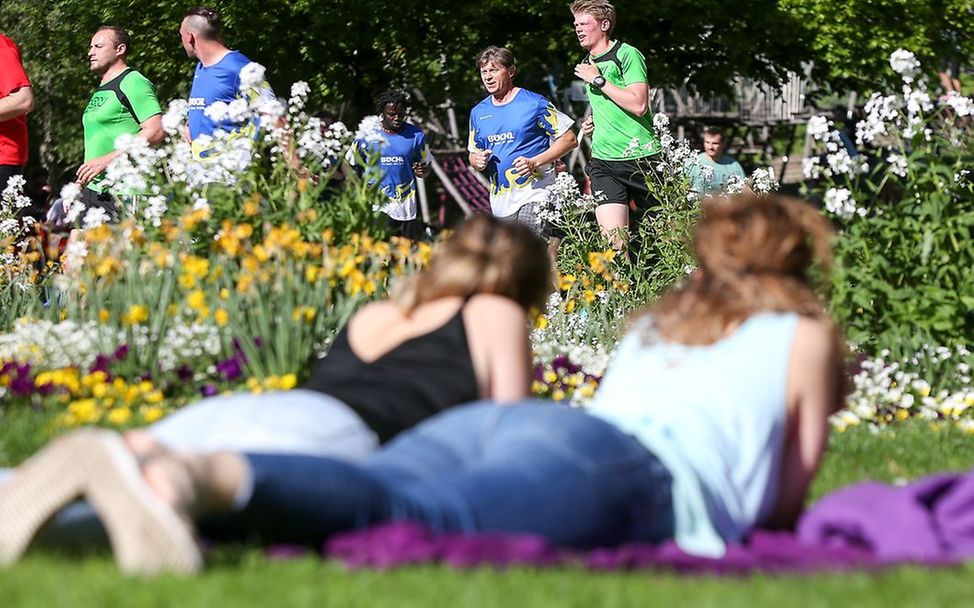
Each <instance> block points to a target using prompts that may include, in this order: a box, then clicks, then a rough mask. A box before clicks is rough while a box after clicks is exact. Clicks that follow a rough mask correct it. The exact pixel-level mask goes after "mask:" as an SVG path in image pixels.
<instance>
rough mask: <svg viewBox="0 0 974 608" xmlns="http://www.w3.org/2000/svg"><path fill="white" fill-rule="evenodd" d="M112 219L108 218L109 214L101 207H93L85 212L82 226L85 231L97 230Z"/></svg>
mask: <svg viewBox="0 0 974 608" xmlns="http://www.w3.org/2000/svg"><path fill="white" fill-rule="evenodd" d="M109 219H110V218H109V217H108V212H107V211H105V210H104V209H102V208H101V207H92V208H90V209H88V210H87V211H85V217H84V219H83V220H82V221H81V226H82V228H84V229H85V230H90V229H92V228H97V227H98V226H101V225H102V224H104V223H105V222H107V221H108V220H109Z"/></svg>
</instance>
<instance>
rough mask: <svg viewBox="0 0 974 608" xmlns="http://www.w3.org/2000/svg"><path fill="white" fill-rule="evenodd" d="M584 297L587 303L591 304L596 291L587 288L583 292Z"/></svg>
mask: <svg viewBox="0 0 974 608" xmlns="http://www.w3.org/2000/svg"><path fill="white" fill-rule="evenodd" d="M582 299H583V300H585V302H586V303H587V304H591V303H592V302H594V301H595V292H594V291H592V290H591V289H586V290H585V292H584V293H583V294H582Z"/></svg>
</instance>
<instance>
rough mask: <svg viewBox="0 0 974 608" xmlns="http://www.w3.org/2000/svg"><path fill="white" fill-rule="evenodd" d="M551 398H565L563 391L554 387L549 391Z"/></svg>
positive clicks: (556, 399)
mask: <svg viewBox="0 0 974 608" xmlns="http://www.w3.org/2000/svg"><path fill="white" fill-rule="evenodd" d="M551 398H552V399H554V400H555V401H562V400H564V399H565V391H563V390H561V389H560V388H556V389H555V390H554V391H552V392H551Z"/></svg>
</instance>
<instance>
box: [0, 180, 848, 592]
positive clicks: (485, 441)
mask: <svg viewBox="0 0 974 608" xmlns="http://www.w3.org/2000/svg"><path fill="white" fill-rule="evenodd" d="M829 235H830V233H829V229H828V225H827V223H826V222H825V221H824V220H823V219H822V218H821V216H819V215H818V213H817V212H816V211H815V210H814V209H812V208H810V207H808V206H806V205H804V204H802V203H800V202H797V201H792V200H787V199H783V198H771V199H756V198H739V199H731V200H726V199H724V200H711V201H708V202H706V203H705V207H704V213H703V218H702V220H701V221H700V224H699V226H698V228H697V231H696V236H695V240H694V247H695V249H696V253H697V258H698V261H699V265H700V268H699V270H698V271H697V272H696V273H695V274H694V276H693V277H692V278H691V279H690V280H689V281H688V282H687V283H686V284H685V285H683V286H681V287H680V288H678V289H677V290H675V291H674V292H672V293H670V294H669V295H667V296H665V297H664V298H662V299H661V300H660V301H659V302H658V303H657V304H656V305H654V306H653V307H652V308H651V309H650V310H649V311H648V313H646V314H644V315H640V316H638V317H637V318H636V319H635V320H634V322H633V323H632V327H631V329H630V331H629V333H628V335H627V336H626V337H625V339H624V340H623V341H622V343H621V344H620V347H619V350H618V353H617V355H616V357H615V360H614V362H613V364H612V365H611V366H610V369H609V372H608V373H607V375H606V377H605V379H604V380H603V385H602V387H601V388H600V390H599V393H598V395H597V396H596V400H595V402H594V404H593V405H592V406H591V408H590V409H589V410H588V411H583V410H579V409H570V408H566V407H559V406H557V405H551V404H543V403H524V404H519V405H514V406H512V407H497V406H495V405H490V404H473V405H470V406H466V407H462V408H456V409H453V410H451V411H449V412H446V413H443V414H440V415H438V416H436V417H434V418H432V419H430V420H428V421H426V422H425V423H423V424H421V425H420V426H418V427H417V428H415V429H414V430H412V431H410V432H407V433H405V434H403V435H402V436H400V437H399V438H397V439H396V440H394V441H393V442H391V443H390V444H389V445H388V446H386V447H385V448H384V449H382V450H381V451H379V452H378V453H376V454H374V455H373V456H372V457H370V458H369V459H367V460H366V461H365V462H364V463H361V464H358V463H351V462H348V461H342V460H338V459H333V458H328V457H314V456H294V455H280V454H279V455H275V454H255V453H245V454H240V453H230V452H221V453H215V454H199V453H175V452H167V451H165V450H163V449H162V448H161V447H159V446H155V447H154V448H153V449H146V450H144V451H143V460H142V461H141V462H140V460H139V459H138V458H137V457H136V455H134V454H132V453H131V452H130V451H129V449H128V448H127V446H126V444H125V442H124V441H123V440H122V438H121V437H120V436H119V435H117V434H115V433H112V432H109V431H79V432H77V433H75V434H73V435H70V436H68V437H66V438H64V439H61V440H59V441H57V442H55V443H54V444H52V445H51V446H50V447H49V448H47V449H46V450H44V451H43V452H41V453H40V454H38V455H37V456H35V457H34V458H33V459H31V460H30V461H28V463H27V464H26V465H25V466H24V467H23V470H22V472H21V474H19V475H18V476H17V477H16V479H15V481H14V482H13V483H12V484H10V485H9V486H8V487H7V488H5V489H4V490H3V491H2V492H0V561H2V562H11V561H14V560H16V559H17V558H18V557H19V556H20V554H21V553H22V552H23V550H24V549H25V548H26V546H27V544H28V542H29V540H30V538H31V536H32V535H33V534H34V532H35V531H36V529H37V528H38V527H39V526H40V525H41V524H42V523H43V521H44V519H46V517H48V515H49V514H50V513H51V512H52V510H54V509H57V508H59V507H60V506H61V505H62V504H63V503H64V502H65V501H67V500H70V499H71V498H73V497H74V496H75V495H78V494H84V495H85V496H86V497H88V498H89V499H90V500H91V501H92V502H93V504H94V505H95V507H96V509H97V510H98V512H99V514H100V516H101V517H102V519H103V520H104V522H105V524H106V527H107V528H108V531H109V533H110V535H111V538H112V544H113V547H114V550H115V555H116V558H117V560H118V562H119V564H120V566H121V567H122V568H123V569H125V570H127V571H134V572H143V573H152V572H158V571H162V570H173V571H179V572H190V571H194V570H196V569H198V568H199V567H200V565H201V563H202V558H201V556H200V553H199V550H198V548H197V544H196V542H195V540H194V534H193V530H192V529H191V528H190V526H189V525H187V524H186V523H185V522H186V521H188V520H190V519H191V520H192V521H194V522H195V524H196V527H197V529H198V531H199V532H200V534H202V535H203V536H205V537H207V538H210V539H214V540H223V539H255V540H259V541H260V542H268V543H279V542H287V543H307V544H312V545H318V544H319V543H320V542H321V541H322V540H323V539H325V538H326V537H328V536H329V535H331V534H333V533H335V532H339V531H345V530H352V529H358V528H364V527H368V526H371V525H374V524H378V523H381V522H388V521H396V520H409V521H416V522H420V523H423V524H426V525H428V526H430V527H431V528H433V529H434V530H441V531H452V532H456V531H460V532H469V533H476V532H486V531H491V532H511V533H528V534H537V535H541V536H544V537H545V538H547V539H548V540H550V541H551V542H553V543H556V544H558V545H563V546H569V547H578V548H591V547H597V546H611V545H616V544H619V543H623V542H627V541H650V542H658V541H662V540H666V539H670V538H675V539H676V540H677V542H678V543H679V544H680V545H681V546H682V547H683V548H684V549H686V550H688V551H690V552H693V553H696V554H703V555H715V556H716V555H720V554H722V552H723V550H724V544H725V543H727V542H737V541H739V540H740V539H741V538H742V537H744V536H745V535H746V534H748V532H750V531H751V530H752V529H754V528H755V527H758V526H779V525H790V524H792V523H793V522H794V521H795V518H796V517H797V515H798V514H799V512H800V511H801V509H802V505H803V503H804V498H805V493H806V490H807V488H808V485H809V482H810V481H811V479H812V477H813V476H814V474H815V472H816V470H817V468H818V465H819V462H820V460H821V456H822V452H823V450H824V448H825V444H826V437H827V429H828V426H827V417H828V415H829V414H830V413H831V412H833V411H835V410H836V409H837V408H838V407H839V406H840V405H841V403H842V390H841V389H842V384H843V383H842V372H841V356H840V353H841V346H840V345H841V340H840V336H839V334H838V332H837V331H836V329H835V326H834V325H833V324H832V322H831V321H830V320H829V319H828V317H827V316H826V314H825V312H824V309H823V306H822V303H821V302H820V301H819V300H818V299H817V298H816V296H815V295H814V293H813V291H812V288H811V285H810V279H809V276H808V272H809V270H810V267H811V266H812V264H813V263H814V262H818V263H819V265H820V267H821V268H822V269H823V270H824V269H825V267H826V266H827V263H828V258H829V250H828V242H827V241H828V238H829Z"/></svg>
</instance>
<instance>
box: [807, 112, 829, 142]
mask: <svg viewBox="0 0 974 608" xmlns="http://www.w3.org/2000/svg"><path fill="white" fill-rule="evenodd" d="M805 128H806V130H807V132H808V135H810V136H811V137H812V139H814V140H815V141H824V140H825V139H826V137H827V136H828V134H829V132H830V131H831V129H832V121H830V120H829V119H828V118H826V117H824V116H812V117H811V118H809V119H808V125H807V126H806V127H805Z"/></svg>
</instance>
